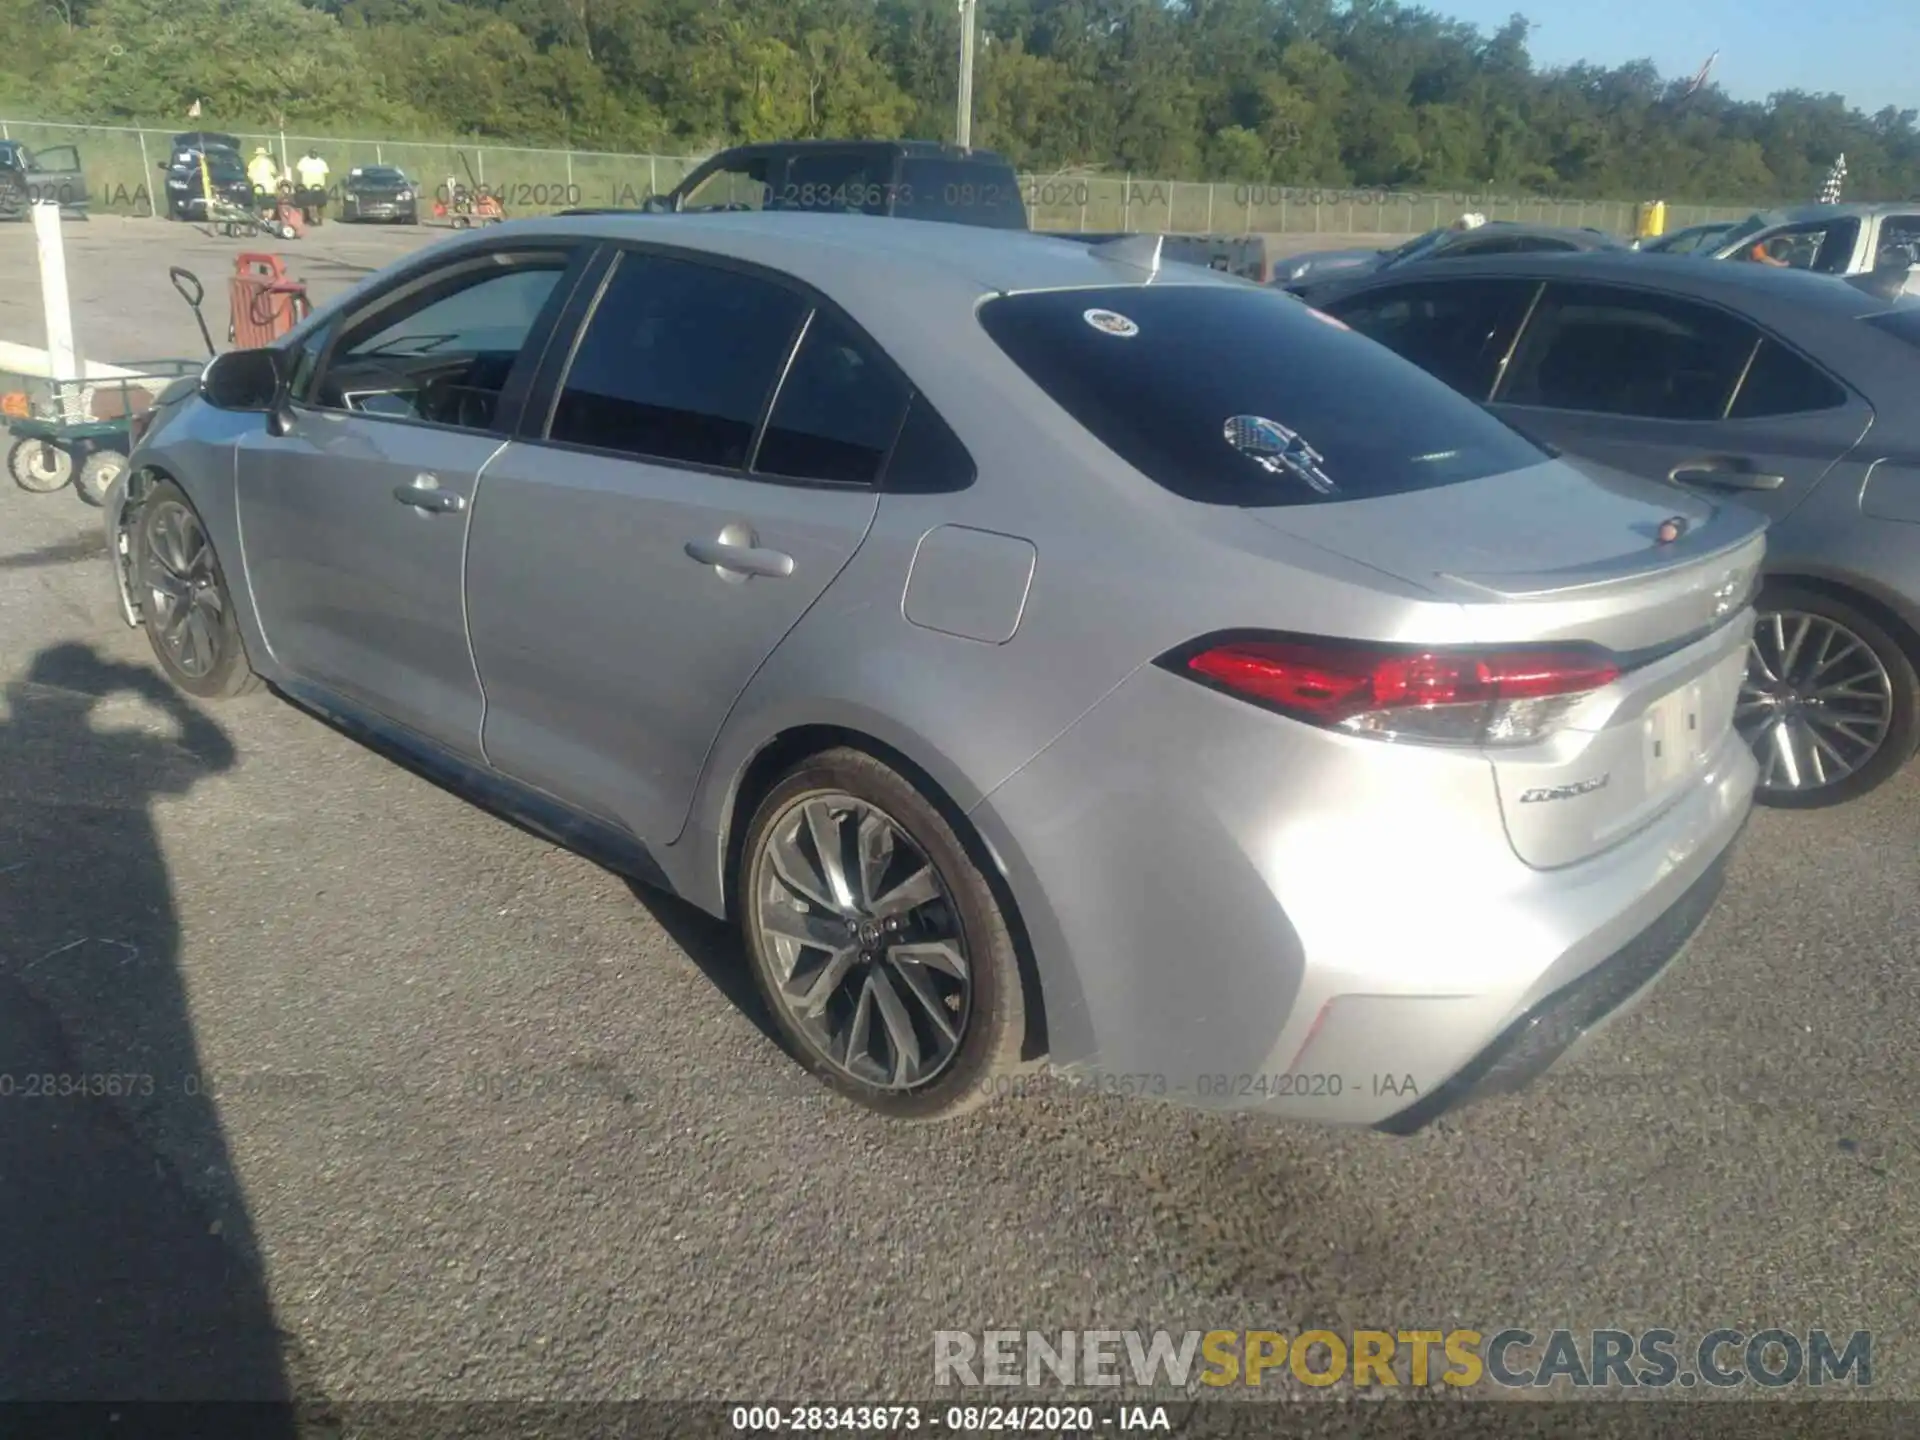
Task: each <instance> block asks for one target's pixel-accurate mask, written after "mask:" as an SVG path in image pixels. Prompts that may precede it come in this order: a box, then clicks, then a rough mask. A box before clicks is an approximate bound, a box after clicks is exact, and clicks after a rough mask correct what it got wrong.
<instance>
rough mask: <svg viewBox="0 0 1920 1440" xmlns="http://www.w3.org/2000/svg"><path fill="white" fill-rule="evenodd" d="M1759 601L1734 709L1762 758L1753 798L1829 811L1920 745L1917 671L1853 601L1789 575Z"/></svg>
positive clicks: (1879, 780) (1874, 783) (1896, 767)
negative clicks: (1799, 582)
mask: <svg viewBox="0 0 1920 1440" xmlns="http://www.w3.org/2000/svg"><path fill="white" fill-rule="evenodd" d="M1755 608H1756V609H1757V610H1758V612H1759V619H1758V621H1757V622H1756V623H1755V626H1754V638H1753V643H1752V646H1751V648H1750V651H1749V659H1748V669H1747V679H1746V683H1745V685H1743V686H1742V688H1741V692H1740V707H1739V710H1738V712H1737V714H1738V720H1739V724H1740V730H1741V733H1742V735H1743V736H1745V737H1746V739H1747V741H1748V743H1749V744H1751V745H1752V746H1753V748H1754V756H1755V758H1756V759H1757V760H1758V761H1759V762H1760V788H1759V790H1758V792H1757V793H1756V795H1755V799H1756V800H1757V801H1758V802H1759V803H1760V804H1762V805H1767V806H1771V807H1773V808H1776V809H1781V810H1818V809H1825V808H1826V807H1828V806H1832V805H1844V804H1846V803H1847V802H1849V801H1852V800H1857V799H1859V798H1860V797H1861V796H1862V795H1865V794H1867V793H1868V792H1870V791H1872V790H1875V789H1878V788H1879V787H1880V786H1881V785H1883V784H1885V783H1886V782H1887V781H1888V780H1890V779H1891V778H1893V776H1894V775H1895V774H1897V773H1898V772H1899V771H1900V770H1901V768H1902V767H1904V766H1905V765H1906V764H1907V762H1908V761H1909V760H1911V759H1912V758H1913V756H1914V751H1915V748H1916V744H1920V725H1916V698H1917V696H1916V692H1920V678H1917V677H1916V674H1915V671H1914V664H1913V660H1912V657H1910V656H1909V655H1908V654H1907V652H1906V650H1905V649H1904V648H1903V647H1902V645H1901V644H1900V642H1899V641H1897V640H1896V639H1895V638H1894V637H1893V636H1892V635H1891V634H1890V633H1889V632H1888V631H1887V628H1886V627H1885V625H1883V624H1882V623H1881V622H1880V621H1879V620H1877V619H1876V618H1875V617H1874V616H1872V615H1871V614H1869V613H1867V612H1866V611H1865V610H1863V609H1862V608H1860V607H1859V606H1858V605H1855V604H1853V603H1851V602H1849V601H1847V600H1844V599H1841V598H1839V597H1837V596H1834V595H1830V594H1828V593H1826V592H1825V591H1822V590H1818V589H1813V588H1810V587H1807V586H1803V585H1796V584H1793V583H1792V582H1789V581H1778V582H1773V583H1770V584H1768V585H1767V586H1766V587H1765V589H1764V590H1763V591H1762V592H1761V595H1760V598H1759V600H1758V601H1757V602H1756V605H1755ZM1816 682H1817V683H1816ZM1782 732H1784V734H1783V733H1782ZM1869 742H1871V743H1869ZM1843 767H1844V768H1843ZM1829 773H1831V774H1832V777H1833V778H1831V779H1825V778H1823V777H1824V776H1825V775H1827V774H1829Z"/></svg>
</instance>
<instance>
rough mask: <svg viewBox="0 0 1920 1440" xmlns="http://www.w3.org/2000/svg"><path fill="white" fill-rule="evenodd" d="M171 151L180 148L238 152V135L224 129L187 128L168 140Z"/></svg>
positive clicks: (175, 151) (177, 152)
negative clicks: (230, 133)
mask: <svg viewBox="0 0 1920 1440" xmlns="http://www.w3.org/2000/svg"><path fill="white" fill-rule="evenodd" d="M170 143H171V145H172V147H173V153H174V154H176V155H177V154H179V153H180V152H181V151H182V150H231V151H233V152H234V153H235V154H236V155H237V154H239V153H240V137H239V136H238V135H229V134H228V133H227V132H226V131H224V130H187V131H184V132H182V133H181V134H179V135H175V136H174V137H173V139H172V141H171V142H170Z"/></svg>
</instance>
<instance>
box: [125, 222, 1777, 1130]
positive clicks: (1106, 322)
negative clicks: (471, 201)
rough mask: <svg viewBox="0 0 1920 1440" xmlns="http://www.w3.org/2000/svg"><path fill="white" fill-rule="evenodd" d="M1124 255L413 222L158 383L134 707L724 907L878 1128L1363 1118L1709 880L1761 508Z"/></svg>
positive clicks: (142, 475) (1687, 927) (734, 233)
mask: <svg viewBox="0 0 1920 1440" xmlns="http://www.w3.org/2000/svg"><path fill="white" fill-rule="evenodd" d="M1159 248H1160V247H1159V246H1158V245H1157V244H1156V243H1155V242H1154V241H1153V240H1152V239H1151V238H1136V239H1131V240H1125V241H1119V242H1116V243H1114V244H1113V245H1110V246H1104V247H1081V246H1071V245H1062V244H1061V243H1059V242H1058V241H1057V240H1055V239H1052V238H1050V237H1047V236H1043V235H1036V234H1031V233H1021V232H1014V231H981V230H974V229H969V228H967V227H963V226H953V225H928V226H909V225H876V224H874V223H872V222H871V220H869V219H866V218H863V217H857V216H834V215H782V216H774V215H748V214H711V215H692V216H684V217H675V218H666V217H658V218H656V217H647V216H609V215H602V216H576V217H570V218H554V219H543V220H534V219H528V220H521V221H514V222H508V223H507V224H504V225H502V226H499V227H497V228H495V229H492V230H488V231H485V232H482V233H480V234H478V235H474V236H466V237H458V238H455V239H451V240H449V241H446V242H443V243H442V244H440V245H437V246H434V247H432V248H431V249H429V250H426V251H424V252H421V253H419V254H416V255H415V256H412V257H410V258H409V259H407V260H404V261H402V262H400V263H398V264H397V265H395V266H392V267H390V268H388V269H386V270H384V271H382V272H380V273H378V274H376V275H374V276H371V277H369V278H367V279H366V280H364V281H363V282H362V283H361V284H359V285H358V286H357V287H355V288H354V289H353V290H352V291H351V292H350V293H348V294H347V295H346V296H345V297H343V298H341V299H338V300H336V301H334V302H332V303H330V304H327V305H324V306H322V307H321V309H320V310H319V311H318V312H316V313H315V314H314V315H313V316H312V317H311V318H310V319H309V320H307V321H305V322H304V323H302V324H301V325H300V326H298V327H297V328H296V329H295V330H294V331H293V332H292V333H291V334H289V335H288V336H287V337H285V338H284V339H283V340H282V341H280V342H279V343H278V344H276V345H275V346H273V347H271V348H269V349H265V350H252V351H232V352H228V353H226V354H223V355H221V356H220V357H218V358H217V359H215V360H213V361H212V362H211V363H210V364H209V366H208V368H207V370H206V372H205V374H204V376H203V377H202V378H201V380H200V382H199V385H198V393H197V394H195V395H193V396H190V397H187V398H179V397H177V396H172V397H166V400H167V403H165V404H162V405H160V406H158V407H157V411H158V413H157V416H156V418H154V419H153V420H151V421H150V422H146V428H144V429H143V432H142V437H141V439H140V442H139V444H138V446H137V448H136V450H135V451H134V453H133V456H132V477H133V478H132V481H131V482H130V483H129V484H127V485H124V486H120V487H116V490H115V492H114V494H113V496H112V497H111V499H110V504H109V507H108V518H107V524H108V535H109V536H110V537H111V546H112V549H111V553H112V554H114V555H116V556H122V557H123V562H122V563H121V564H120V566H119V575H120V583H121V587H122V588H121V601H122V604H123V606H124V607H125V612H126V614H127V616H128V618H129V620H130V621H131V622H132V623H135V624H144V625H145V627H146V629H147V633H148V636H149V638H150V640H151V642H152V644H153V649H154V654H155V656H156V658H157V660H158V662H159V664H160V666H161V668H162V669H163V670H164V671H165V672H166V674H167V675H169V676H170V677H172V679H173V680H174V682H175V683H176V684H178V685H179V686H180V687H181V688H182V689H184V690H186V691H187V692H189V693H190V694H193V695H195V696H199V697H202V698H206V699H217V698H220V697H225V696H230V695H235V694H239V693H241V692H242V691H245V690H247V689H249V688H251V687H253V686H254V685H256V684H257V683H259V682H260V681H263V680H264V681H266V682H268V683H271V684H272V685H274V686H275V687H277V688H278V689H279V690H280V691H282V692H283V693H284V694H285V695H287V696H289V697H290V698H292V699H294V700H295V701H297V702H298V703H300V704H302V705H304V706H306V707H308V708H310V709H311V710H313V711H315V712H317V713H319V714H322V715H326V716H329V717H331V718H332V719H333V720H334V721H335V722H336V723H338V724H340V725H342V726H345V727H347V728H349V729H350V730H352V731H353V732H354V733H356V734H358V735H360V736H362V737H364V738H366V739H367V740H369V741H370V742H371V743H373V744H375V745H377V746H380V747H382V748H384V749H386V750H388V751H389V752H392V753H396V754H399V755H403V756H405V757H407V758H408V759H409V760H410V762H411V763H413V764H415V765H416V766H421V767H425V768H427V769H428V770H429V771H430V772H431V773H433V774H435V775H436V776H438V777H440V778H442V779H443V780H444V781H445V782H446V783H447V784H449V785H452V786H455V787H457V788H461V789H464V790H465V791H466V792H467V793H468V794H471V795H474V796H477V797H481V798H483V799H484V800H485V801H486V803H488V804H490V805H492V806H494V807H495V808H496V809H499V810H501V811H503V812H504V813H506V814H509V815H512V816H514V817H515V818H517V819H519V820H520V821H521V823H523V824H525V825H528V826H530V827H532V828H535V829H537V830H539V831H541V832H542V833H544V834H547V835H550V836H553V837H554V838H556V839H557V840H559V841H560V842H561V843H565V844H567V845H569V846H571V847H573V848H574V849H576V850H579V851H581V852H583V853H586V854H590V855H594V856H596V857H599V858H602V859H603V860H604V861H605V862H606V863H608V864H610V865H613V866H615V867H617V868H619V869H620V870H622V871H623V872H625V873H627V874H630V875H636V876H640V877H643V878H646V879H648V880H649V881H650V882H651V883H653V884H656V885H659V886H663V887H666V888H669V889H671V890H673V891H675V892H677V893H678V894H680V895H681V896H683V897H685V898H686V899H687V900H689V901H690V902H692V903H693V904H694V905H697V906H699V907H701V908H703V909H705V910H707V911H710V912H711V913H712V914H714V915H717V916H727V917H731V918H732V920H733V921H734V922H735V923H737V924H738V925H739V927H740V929H741V931H742V934H743V937H744V942H745V947H746V953H747V955H748V957H749V963H750V965H751V967H752V971H753V974H754V975H755V976H756V977H757V980H758V982H759V984H760V986H761V987H762V990H763V991H764V994H765V996H766V1000H767V1005H768V1012H769V1014H770V1015H771V1016H772V1017H773V1018H774V1020H775V1022H776V1024H777V1025H778V1027H779V1031H780V1033H781V1035H782V1037H783V1038H784V1040H785V1042H786V1043H787V1045H788V1046H790V1047H791V1049H792V1052H793V1053H794V1054H795V1055H796V1056H797V1057H799V1058H800V1059H801V1061H802V1062H803V1063H804V1064H805V1065H806V1066H808V1067H809V1068H810V1069H812V1070H813V1071H814V1072H815V1073H817V1074H818V1075H820V1076H821V1077H822V1078H823V1079H825V1080H826V1081H828V1082H829V1083H831V1084H832V1085H834V1086H836V1087H838V1088H839V1089H840V1090H841V1091H843V1092H844V1093H846V1094H848V1095H851V1096H853V1097H856V1098H857V1099H858V1100H860V1101H861V1102H863V1103H865V1104H867V1105H869V1106H871V1107H873V1108H874V1109H876V1110H879V1111H881V1112H883V1113H886V1114H889V1115H893V1116H897V1117H910V1118H923V1119H924V1118H932V1117H936V1116H945V1115H949V1114H952V1113H955V1112H957V1111H959V1110H961V1109H964V1108H966V1107H968V1106H969V1105H971V1104H973V1103H974V1102H977V1101H980V1100H982V1099H985V1098H987V1097H988V1096H990V1095H992V1094H995V1093H999V1092H1000V1091H1001V1090H1003V1089H1004V1088H1005V1087H1007V1086H1008V1085H1010V1084H1012V1083H1015V1079H1014V1078H1012V1077H1013V1076H1014V1072H1015V1070H1016V1067H1019V1066H1021V1065H1022V1064H1023V1063H1024V1062H1025V1061H1026V1060H1027V1059H1029V1058H1035V1057H1038V1056H1040V1055H1042V1054H1045V1055H1048V1056H1050V1057H1051V1060H1052V1062H1053V1064H1054V1066H1055V1067H1056V1068H1057V1069H1059V1070H1060V1071H1062V1072H1064V1073H1066V1074H1067V1075H1069V1076H1072V1077H1075V1078H1078V1079H1081V1080H1084V1081H1087V1082H1089V1083H1092V1084H1094V1085H1097V1086H1101V1087H1105V1088H1108V1089H1111V1090H1115V1091H1121V1092H1125V1093H1132V1094H1143V1095H1149V1096H1158V1097H1162V1098H1165V1099H1168V1100H1174V1101H1182V1102H1185V1103H1187V1104H1191V1105H1199V1106H1205V1107H1212V1108H1230V1109H1231V1108H1253V1109H1262V1110H1266V1111H1269V1112H1273V1113H1279V1114H1286V1115H1292V1116H1298V1117H1305V1118H1311V1119H1317V1120H1323V1121H1337V1122H1345V1123H1373V1124H1381V1125H1385V1126H1387V1127H1388V1128H1390V1129H1394V1130H1401V1131H1404V1130H1407V1129H1411V1128H1416V1127H1418V1126H1419V1125H1421V1124H1424V1123H1425V1122H1426V1121H1428V1120H1430V1119H1431V1118H1432V1117H1433V1116H1434V1115H1436V1114H1439V1113H1441V1112H1442V1111H1444V1110H1446V1109H1447V1108H1449V1107H1450V1106H1453V1105H1456V1104H1458V1103H1460V1102H1461V1100H1462V1099H1464V1098H1466V1097H1467V1096H1469V1095H1471V1094H1475V1093H1483V1092H1484V1090H1485V1089H1486V1088H1488V1087H1496V1088H1497V1087H1502V1086H1507V1085H1512V1084H1517V1083H1519V1082H1520V1081H1522V1080H1524V1079H1525V1078H1527V1077H1529V1076H1530V1075H1532V1074H1534V1073H1536V1072H1537V1071H1538V1070H1539V1069H1540V1068H1542V1067H1543V1066H1544V1065H1545V1064H1547V1063H1548V1062H1550V1061H1551V1060H1552V1059H1553V1058H1554V1057H1555V1056H1556V1055H1557V1054H1559V1053H1560V1051H1561V1049H1562V1047H1564V1046H1565V1045H1567V1044H1568V1043H1569V1042H1570V1041H1571V1040H1572V1039H1573V1038H1574V1037H1575V1036H1577V1035H1579V1034H1580V1033H1581V1032H1583V1031H1585V1030H1586V1029H1588V1028H1589V1027H1590V1026H1592V1025H1593V1024H1595V1023H1596V1022H1597V1021H1598V1020H1600V1019H1601V1018H1602V1017H1603V1016H1604V1015H1606V1014H1607V1013H1609V1012H1611V1011H1612V1010H1613V1009H1614V1008H1615V1007H1616V1006H1617V1005H1618V1004H1619V1003H1621V1001H1622V1000H1623V998H1624V997H1627V996H1629V995H1632V994H1635V993H1637V992H1639V991H1640V990H1641V989H1642V988H1643V986H1644V984H1645V983H1646V982H1647V981H1648V980H1650V979H1651V978H1652V977H1653V976H1655V975H1656V974H1657V973H1659V972H1660V971H1661V970H1662V968H1663V967H1664V966H1665V965H1666V963H1667V962H1668V961H1669V959H1670V958H1671V957H1672V956H1673V955H1674V954H1675V953H1676V952H1677V951H1678V949H1679V948H1680V947H1681V946H1682V945H1683V944H1684V942H1685V941H1686V939H1687V937H1688V936H1689V935H1690V934H1691V933H1692V932H1693V930H1694V928H1695V927H1696V926H1697V925H1698V923H1699V922H1700V920H1701V918H1702V917H1703V916H1704V915H1705V914H1706V913H1707V912H1708V910H1709V908H1710V907H1711V906H1712V904H1713V902H1714V896H1715V894H1716V892H1717V889H1718V887H1719V885H1720V880H1721V875H1722V859H1723V857H1724V856H1725V855H1726V853H1727V850H1728V847H1729V845H1730V844H1731V843H1732V841H1733V839H1734V837H1735V834H1736V832H1737V831H1738V830H1739V828H1740V826H1741V824H1742V822H1743V821H1744V820H1745V818H1746V816H1747V813H1748V810H1749V806H1750V801H1751V793H1752V787H1753V783H1754V776H1755V766H1754V762H1753V758H1752V756H1751V754H1750V753H1749V752H1748V751H1747V749H1746V747H1745V746H1744V745H1742V744H1741V743H1740V740H1739V737H1738V736H1737V734H1736V733H1735V732H1734V729H1733V725H1732V717H1733V708H1734V703H1735V697H1736V694H1737V691H1738V688H1739V685H1740V680H1741V676H1742V674H1743V673H1744V670H1745V658H1746V649H1747V637H1748V633H1749V631H1750V629H1751V625H1752V618H1753V617H1752V611H1751V609H1750V607H1749V594H1750V591H1751V589H1752V586H1753V584H1754V581H1755V577H1756V576H1757V574H1758V569H1759V565H1760V561H1761V556H1762V552H1763V550H1764V546H1765V536H1764V526H1763V522H1762V521H1761V519H1760V518H1759V517H1758V516H1757V515H1755V514H1754V513H1753V512H1752V511H1750V510H1747V509H1745V508H1743V507H1741V506H1737V505H1728V504H1725V503H1723V502H1721V501H1720V500H1718V499H1717V498H1715V497H1712V496H1708V495H1689V494H1686V493H1683V492H1679V491H1676V490H1673V489H1671V488H1670V487H1666V486H1660V485H1650V484H1648V483H1646V482H1643V481H1639V480H1635V479H1633V478H1631V477H1628V476H1625V475H1619V474H1606V473H1600V472H1593V473H1588V472H1584V471H1582V470H1580V469H1577V468H1575V467H1574V466H1572V465H1569V464H1566V463H1562V462H1559V461H1556V460H1554V459H1552V458H1551V457H1550V456H1549V455H1548V454H1547V453H1545V452H1544V451H1542V450H1541V449H1539V448H1537V447H1536V446H1535V445H1534V444H1533V443H1531V442H1530V441H1528V440H1526V439H1525V438H1523V437H1522V436H1520V435H1518V434H1516V433H1515V432H1514V431H1513V430H1511V429H1510V428H1508V427H1507V426H1505V425H1502V424H1500V423H1499V422H1498V421H1496V420H1495V419H1494V418H1493V417H1491V416H1489V415H1487V414H1486V413H1485V412H1484V411H1483V410H1481V409H1480V408H1479V407H1478V406H1475V405H1473V404H1471V403H1469V402H1468V401H1466V400H1464V399H1462V398H1461V397H1460V396H1458V395H1456V394H1455V393H1454V392H1453V391H1451V390H1450V389H1448V388H1447V387H1446V386H1445V385H1442V384H1441V383H1439V382H1438V381H1436V380H1434V379H1432V378H1431V377H1429V376H1427V375H1425V374H1423V373H1422V372H1421V371H1420V370H1419V369H1418V368H1417V367H1415V366H1413V365H1409V364H1407V363H1405V362H1404V361H1402V360H1400V359H1398V358H1396V357H1395V356H1393V355H1392V354H1390V353H1389V352H1388V351H1387V350H1385V349H1384V348H1382V347H1380V346H1378V345H1375V344H1373V343H1371V342H1369V341H1367V340H1365V339H1363V338H1362V337H1360V336H1358V335H1356V334H1354V333H1352V332H1351V331H1349V330H1347V329H1346V328H1344V327H1342V326H1337V325H1334V324H1329V323H1326V322H1325V321H1324V319H1323V318H1322V317H1320V316H1317V315H1315V314H1314V313H1313V312H1312V311H1311V310H1309V309H1308V308H1307V307H1306V306H1303V305H1301V304H1299V303H1298V302H1296V301H1295V300H1293V299H1292V298H1291V297H1289V296H1286V295H1283V294H1280V293H1279V292H1277V291H1275V290H1273V289H1271V288H1269V287H1264V286H1259V285H1255V284H1251V283H1248V282H1245V281H1240V280H1236V279H1233V278H1231V277H1227V276H1222V275H1218V274H1216V273H1214V272H1212V271H1209V270H1206V269H1202V268H1200V267H1197V266H1176V265H1162V264H1161V263H1160V258H1159V253H1158V252H1159ZM1036 477H1044V483H1036ZM123 546H124V549H123V548H122V547H123ZM1382 896H1387V897H1391V899H1392V902H1393V903H1392V904H1390V905H1383V904H1382V903H1381V897H1382ZM1361 915H1364V916H1365V917H1366V918H1365V921H1364V923H1360V922H1359V921H1358V920H1357V918H1356V917H1358V916H1361ZM1436 917H1445V923H1437V922H1436ZM1459 917H1466V920H1465V922H1464V923H1462V922H1461V920H1460V919H1459ZM1302 1077H1306V1078H1302Z"/></svg>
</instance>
